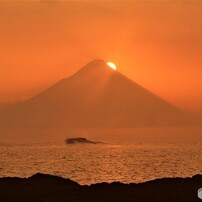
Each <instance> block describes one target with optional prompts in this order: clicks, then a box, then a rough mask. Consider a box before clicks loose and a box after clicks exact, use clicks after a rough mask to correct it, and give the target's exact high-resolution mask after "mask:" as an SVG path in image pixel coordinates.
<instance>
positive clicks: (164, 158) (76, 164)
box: [0, 137, 202, 184]
mask: <svg viewBox="0 0 202 202" xmlns="http://www.w3.org/2000/svg"><path fill="white" fill-rule="evenodd" d="M192 140H194V137H193V139H192ZM201 148H202V141H192V142H190V141H187V140H185V141H184V142H183V141H178V142H169V143H168V142H167V143H165V142H151V141H144V142H140V141H138V142H133V143H131V144H128V143H127V144H97V145H91V144H78V145H65V144H64V143H47V144H46V143H43V144H42V143H41V144H23V145H6V144H1V146H0V177H5V176H9V177H14V176H15V177H29V176H31V175H33V174H35V173H38V172H40V173H48V174H53V175H57V176H62V177H65V178H70V179H72V180H74V181H76V182H78V183H80V184H92V183H99V182H113V181H120V182H124V183H130V182H144V181H148V180H152V179H156V178H163V177H188V176H192V175H195V174H198V173H202V152H200V151H201Z"/></svg>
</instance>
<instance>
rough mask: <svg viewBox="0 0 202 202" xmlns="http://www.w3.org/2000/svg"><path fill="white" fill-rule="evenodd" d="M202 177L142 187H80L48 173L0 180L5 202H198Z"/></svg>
mask: <svg viewBox="0 0 202 202" xmlns="http://www.w3.org/2000/svg"><path fill="white" fill-rule="evenodd" d="M200 187H202V175H195V176H193V177H191V178H164V179H156V180H153V181H149V182H145V183H140V184H122V183H119V182H114V183H111V184H108V183H100V184H94V185H90V186H87V185H83V186H82V185H79V184H78V183H76V182H74V181H71V180H69V179H64V178H61V177H57V176H51V175H47V174H35V175H33V176H32V177H30V178H24V179H22V178H9V177H6V178H0V201H1V202H11V201H12V202H14V201H15V202H18V201H19V202H24V201H29V202H35V201H37V202H46V201H47V202H63V201H68V202H69V201H71V202H94V201H95V202H99V201H100V202H101V201H102V202H103V201H106V202H113V201H114V202H115V201H116V202H117V201H123V202H130V201H131V202H132V201H135V202H136V201H137V202H145V201H150V202H153V201H155V202H163V201H165V202H168V201H169V202H175V201H176V202H194V201H201V200H200V199H199V198H198V197H197V190H198V189H199V188H200Z"/></svg>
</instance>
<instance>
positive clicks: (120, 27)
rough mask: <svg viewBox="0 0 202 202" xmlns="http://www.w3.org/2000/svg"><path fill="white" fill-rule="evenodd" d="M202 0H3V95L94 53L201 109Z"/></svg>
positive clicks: (28, 88) (21, 92)
mask: <svg viewBox="0 0 202 202" xmlns="http://www.w3.org/2000/svg"><path fill="white" fill-rule="evenodd" d="M201 19H202V1H191V0H190V1H182V0H181V1H173V0H172V1H160V0H159V1H121V0H119V1H115V0H114V1H1V2H0V102H11V101H16V100H23V99H26V98H28V97H30V96H32V95H35V94H36V93H37V92H39V91H41V90H42V89H45V88H46V87H48V86H50V85H52V84H53V83H55V82H57V81H58V80H60V79H62V78H64V77H68V76H69V75H71V74H72V73H74V72H75V71H77V70H78V69H79V68H81V67H82V66H84V65H85V64H86V63H88V62H89V61H91V60H93V59H97V58H101V59H104V60H106V61H112V62H114V63H115V64H117V66H118V70H119V71H120V72H122V73H123V74H125V75H126V76H128V77H129V78H131V79H133V80H134V81H135V82H137V83H138V84H140V85H142V86H144V87H145V88H147V89H149V90H150V91H152V92H154V93H156V94H158V95H160V96H161V97H163V98H164V99H167V100H168V101H170V102H173V103H174V104H176V105H178V106H181V107H184V108H187V109H191V110H200V111H202V76H201V75H202V20H201Z"/></svg>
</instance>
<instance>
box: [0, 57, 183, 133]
mask: <svg viewBox="0 0 202 202" xmlns="http://www.w3.org/2000/svg"><path fill="white" fill-rule="evenodd" d="M184 122H185V119H184V112H182V111H181V110H179V109H178V108H177V107H175V106H173V105H171V104H169V103H168V102H166V101H164V100H163V99H161V98H159V97H158V96H156V95H154V94H152V93H151V92H149V91H148V90H146V89H144V88H142V87H141V86H139V85H138V84H136V83H134V82H133V81H131V80H129V79H128V78H126V77H125V76H123V75H122V74H121V73H119V72H118V71H114V70H113V69H111V68H109V67H108V66H107V64H106V62H105V61H103V60H95V61H92V62H91V63H89V64H87V65H86V66H84V67H83V68H82V69H80V70H79V71H78V72H77V73H75V74H74V75H72V76H70V77H69V78H67V79H63V80H61V81H59V82H58V83H56V84H55V85H53V86H52V87H50V88H49V89H47V90H45V91H44V92H42V93H40V94H38V95H37V96H35V97H33V98H31V99H30V100H27V101H25V102H24V103H22V104H20V105H19V106H18V107H15V108H12V109H10V110H8V111H7V112H6V113H4V114H3V115H2V116H1V128H2V129H4V130H6V131H12V130H13V131H16V130H18V129H19V130H23V131H24V132H26V133H28V132H33V131H34V130H36V131H37V132H38V131H40V130H45V131H48V130H52V129H54V130H56V131H57V130H58V131H62V132H64V131H67V130H69V129H72V128H77V129H78V128H81V129H85V128H108V127H109V128H115V127H140V126H150V127H151V126H152V127H154V126H175V125H181V124H183V123H184Z"/></svg>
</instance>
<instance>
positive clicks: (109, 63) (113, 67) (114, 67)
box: [107, 62, 116, 70]
mask: <svg viewBox="0 0 202 202" xmlns="http://www.w3.org/2000/svg"><path fill="white" fill-rule="evenodd" d="M107 65H108V66H109V67H111V68H112V69H113V70H116V65H115V64H114V63H112V62H107Z"/></svg>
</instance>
